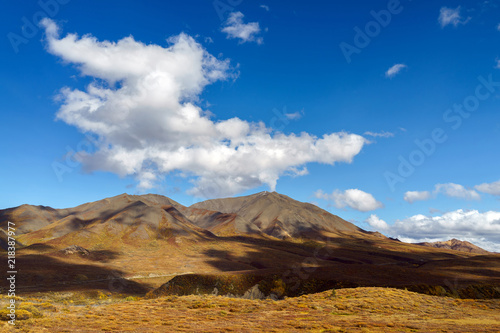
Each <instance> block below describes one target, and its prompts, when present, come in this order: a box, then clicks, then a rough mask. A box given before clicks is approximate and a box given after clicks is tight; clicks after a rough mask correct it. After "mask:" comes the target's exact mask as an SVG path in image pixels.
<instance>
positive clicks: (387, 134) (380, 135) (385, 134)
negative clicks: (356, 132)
mask: <svg viewBox="0 0 500 333" xmlns="http://www.w3.org/2000/svg"><path fill="white" fill-rule="evenodd" d="M364 135H367V136H372V137H374V138H392V137H394V133H391V132H386V131H382V132H379V133H377V132H370V131H368V132H365V134H364Z"/></svg>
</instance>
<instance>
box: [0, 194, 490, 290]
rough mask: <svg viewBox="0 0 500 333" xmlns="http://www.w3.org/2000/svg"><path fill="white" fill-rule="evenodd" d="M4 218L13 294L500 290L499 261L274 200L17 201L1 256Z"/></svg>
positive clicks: (470, 248) (0, 217)
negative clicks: (11, 235) (14, 275)
mask: <svg viewBox="0 0 500 333" xmlns="http://www.w3.org/2000/svg"><path fill="white" fill-rule="evenodd" d="M8 221H11V222H14V223H15V224H16V240H17V242H18V244H17V246H16V248H17V249H16V268H18V269H19V272H22V274H19V275H18V279H19V281H18V283H19V287H18V289H19V292H22V291H23V290H29V291H57V290H82V288H83V289H85V288H94V289H96V288H97V289H100V290H111V289H112V290H113V291H115V290H116V292H128V293H135V294H137V293H138V294H142V295H144V294H145V293H146V292H148V291H149V292H152V291H153V290H156V294H155V293H153V294H155V295H162V294H189V293H198V292H200V290H201V291H203V292H209V293H210V292H212V291H213V290H214V288H217V290H219V291H220V292H224V293H233V294H234V293H238V294H245V293H246V292H247V291H248V290H249V289H251V288H253V289H252V290H254V289H255V285H256V284H260V285H262V288H264V289H263V290H266V289H265V288H270V289H269V290H271V289H273V288H278V287H277V286H282V287H283V284H284V287H283V288H285V291H286V292H285V293H284V294H282V296H283V295H289V296H294V295H295V296H296V295H301V294H303V293H311V292H318V291H322V290H327V289H331V288H337V287H345V286H394V287H398V288H408V290H413V291H420V292H426V293H429V292H430V293H436V292H438V293H439V294H443V293H444V294H454V293H455V291H456V290H455V289H457V288H459V287H460V288H461V289H460V290H464V291H463V292H462V294H463V295H469V294H470V291H471V290H476V289H474V288H475V287H474V288H473V289H470V288H469V287H470V286H472V285H487V286H488V288H489V289H487V290H488V292H487V295H489V296H488V297H491V295H497V293H500V289H498V288H499V287H498V286H500V254H494V253H488V252H486V251H484V250H482V249H480V248H478V247H476V246H474V245H472V244H470V243H467V242H460V241H457V240H451V241H449V242H441V243H435V244H421V245H417V244H408V243H403V242H400V241H397V240H394V239H391V238H387V237H385V236H384V235H382V234H380V233H378V232H369V231H365V230H363V229H361V228H358V227H357V226H355V225H354V224H352V223H349V222H347V221H345V220H343V219H342V218H340V217H338V216H336V215H333V214H331V213H329V212H327V211H325V210H323V209H321V208H319V207H317V206H315V205H312V204H309V203H303V202H299V201H296V200H293V199H292V198H289V197H287V196H285V195H282V194H279V193H276V192H261V193H257V194H253V195H249V196H243V197H237V198H225V199H215V200H207V201H203V202H199V203H196V204H194V205H191V206H189V207H186V206H184V205H181V204H180V203H178V202H175V201H174V200H171V199H169V198H167V197H164V196H161V195H154V194H147V195H128V194H121V195H118V196H115V197H111V198H106V199H103V200H99V201H95V202H90V203H86V204H83V205H80V206H77V207H73V208H66V209H54V208H51V207H45V206H31V205H21V206H19V207H15V208H9V209H4V210H0V228H1V229H2V230H1V231H2V232H0V245H1V247H2V248H4V249H5V248H6V239H7V238H6V237H7V235H6V233H5V230H6V229H7V222H8ZM422 245H425V246H422ZM457 250H458V251H457ZM0 257H2V258H4V259H5V260H7V259H6V258H7V253H6V252H5V251H0ZM2 260H3V259H2ZM463 272H467V274H466V275H464V274H463ZM228 274H229V275H231V276H229V275H228ZM174 276H175V278H173V277H174ZM117 277H118V279H122V277H124V278H126V279H125V280H123V279H122V280H119V281H122V282H120V283H118V284H119V285H122V286H123V288H111V289H110V284H111V285H114V284H116V279H117ZM110 279H111V280H110ZM170 279H172V280H171V281H172V283H170V284H169V283H167V284H166V282H167V281H170ZM113 281H114V282H113ZM123 281H124V282H123ZM224 281H225V282H224ZM450 281H456V283H457V286H455V284H453V285H452V287H450V283H451V282H450ZM453 283H455V282H453ZM4 285H5V282H4ZM235 285H238V286H239V287H238V288H239V289H238V290H236V289H234V290H233V289H231V288H232V286H235ZM160 286H161V288H159V289H156V288H158V287H160ZM265 286H267V287H265ZM430 286H431V287H430ZM437 286H439V288H437ZM0 288H2V284H1V283H0ZM23 288H24V289H23ZM280 288H281V287H280ZM280 288H278V289H280ZM443 288H444V289H443ZM467 288H469V289H467ZM497 289H498V290H497ZM457 290H458V289H457ZM467 290H468V291H467ZM481 290H482V289H481ZM483 294H484V293H483ZM473 296H474V295H473ZM485 296H486V295H485ZM474 297H476V296H474Z"/></svg>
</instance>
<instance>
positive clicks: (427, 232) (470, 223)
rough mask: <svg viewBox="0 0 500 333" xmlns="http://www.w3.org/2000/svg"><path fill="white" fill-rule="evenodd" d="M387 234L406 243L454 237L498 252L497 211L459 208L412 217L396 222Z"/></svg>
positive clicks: (499, 225) (499, 220)
mask: <svg viewBox="0 0 500 333" xmlns="http://www.w3.org/2000/svg"><path fill="white" fill-rule="evenodd" d="M388 233H389V234H392V235H393V236H397V238H399V239H400V240H402V241H405V242H413V243H415V242H426V241H428V242H436V241H445V240H449V239H452V238H457V239H460V240H466V241H469V242H471V243H473V244H475V245H477V246H480V247H482V248H484V249H486V250H489V251H500V212H495V211H488V212H484V213H480V212H479V211H477V210H470V211H465V210H462V209H459V210H456V211H453V212H448V213H445V214H443V215H441V216H434V217H432V216H425V215H415V216H412V217H409V218H406V219H404V220H398V221H396V222H395V223H394V225H393V226H391V227H390V231H389V232H388Z"/></svg>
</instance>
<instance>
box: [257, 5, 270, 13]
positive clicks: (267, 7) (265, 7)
mask: <svg viewBox="0 0 500 333" xmlns="http://www.w3.org/2000/svg"><path fill="white" fill-rule="evenodd" d="M259 7H260V8H264V9H265V10H266V12H268V11H269V6H267V5H260V6H259Z"/></svg>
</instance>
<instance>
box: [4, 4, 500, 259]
mask: <svg viewBox="0 0 500 333" xmlns="http://www.w3.org/2000/svg"><path fill="white" fill-rule="evenodd" d="M499 12H500V8H499V6H498V4H497V3H495V2H493V1H436V2H430V1H408V0H407V1H401V2H398V1H349V2H347V1H345V2H332V3H327V2H324V1H308V2H307V3H306V2H304V1H287V2H286V3H283V2H278V1H261V2H254V1H252V2H250V1H240V0H220V1H215V2H214V1H183V2H160V1H141V2H139V1H124V0H122V1H111V0H110V1H106V2H102V1H78V0H71V1H68V0H51V1H46V2H44V1H41V2H36V1H33V2H30V3H29V4H25V3H23V4H22V5H21V4H17V3H12V4H9V5H8V6H6V10H4V11H3V12H2V13H1V14H0V15H1V19H2V22H4V24H3V28H2V29H4V31H3V35H4V38H3V42H2V43H1V44H0V47H1V53H0V54H1V56H2V61H1V63H0V66H1V70H2V75H1V77H0V84H1V88H2V89H1V91H0V94H2V96H1V97H2V101H3V103H2V106H1V108H2V112H1V117H2V119H1V120H2V121H1V125H0V126H1V132H0V133H1V134H0V135H1V136H2V139H1V141H0V147H1V150H2V156H3V158H2V163H1V171H2V177H1V185H2V189H3V191H2V192H1V194H0V208H7V207H12V206H17V205H20V204H23V203H30V204H42V205H48V206H53V207H56V208H62V207H69V206H75V205H78V204H81V203H84V202H89V201H94V200H98V199H102V198H103V197H108V196H113V195H117V194H120V193H123V192H127V193H131V194H141V193H149V192H152V193H159V194H163V195H166V196H169V197H171V198H172V199H174V200H177V201H179V202H180V203H182V204H185V205H190V204H192V203H194V202H196V201H200V200H202V199H203V197H220V196H230V195H244V194H251V193H255V192H258V191H262V190H269V189H271V190H272V189H275V190H276V191H278V192H280V193H283V194H286V195H289V196H290V197H292V198H295V199H297V200H300V201H308V202H314V203H316V204H317V205H319V206H320V207H322V208H325V209H327V210H329V211H331V212H332V213H334V214H337V215H339V216H341V217H343V218H344V219H346V220H349V221H352V222H354V223H356V224H357V225H358V226H360V227H362V228H365V229H369V230H379V231H381V232H383V233H385V234H387V235H391V236H397V237H400V238H401V239H405V240H409V241H417V240H436V239H447V238H450V237H456V238H461V239H467V240H471V241H474V242H475V243H477V244H479V245H482V246H484V247H486V248H488V249H493V250H497V251H500V249H499V246H498V243H499V242H500V224H499V222H498V221H499V220H500V213H499V212H500V202H499V198H500V183H499V181H500V174H499V171H498V170H499V169H498V165H499V164H500V154H499V153H498V152H499V143H500V142H499V141H500V140H499V136H500V115H499V113H498V108H499V107H500V99H499V97H500V86H498V84H497V85H496V82H500V69H499V68H498V66H499V60H500V47H499V45H500V29H499V24H500V19H499V17H500V16H499ZM43 17H47V20H45V21H43V23H42V24H40V25H39V24H38V21H40V19H41V18H43ZM377 17H378V21H377V19H376V18H377ZM35 21H36V22H35ZM360 31H361V33H360ZM68 34H69V35H68ZM72 34H73V35H72ZM127 38H128V39H127ZM346 50H347V51H346ZM485 82H486V83H485ZM488 82H489V83H488ZM464 104H465V105H464ZM461 105H463V107H462V111H458V110H460V107H461ZM467 110H470V111H467ZM416 141H418V142H420V143H422V144H421V145H420V146H419V145H418V144H416ZM422 145H423V146H422ZM422 147H424V148H422ZM75 156H76V159H75ZM403 160H404V161H405V162H402V161H403ZM402 164H406V165H405V166H401V165H402ZM405 167H406V168H405ZM408 167H409V168H410V169H409V170H408Z"/></svg>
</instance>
